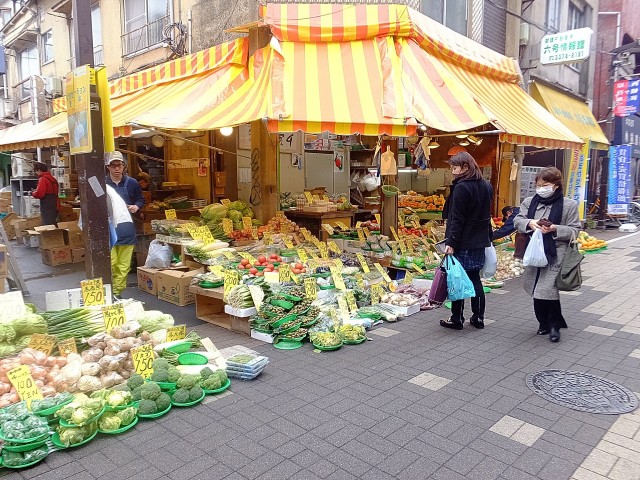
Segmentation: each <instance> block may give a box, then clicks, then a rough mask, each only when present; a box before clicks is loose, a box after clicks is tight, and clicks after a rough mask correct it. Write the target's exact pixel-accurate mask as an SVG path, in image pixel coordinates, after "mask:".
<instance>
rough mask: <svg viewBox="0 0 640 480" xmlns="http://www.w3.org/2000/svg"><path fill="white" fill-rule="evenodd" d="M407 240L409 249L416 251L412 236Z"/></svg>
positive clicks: (411, 251)
mask: <svg viewBox="0 0 640 480" xmlns="http://www.w3.org/2000/svg"><path fill="white" fill-rule="evenodd" d="M405 241H406V243H407V250H409V252H410V253H416V250H415V248H414V246H413V241H412V240H411V239H410V238H407V239H406V240H405Z"/></svg>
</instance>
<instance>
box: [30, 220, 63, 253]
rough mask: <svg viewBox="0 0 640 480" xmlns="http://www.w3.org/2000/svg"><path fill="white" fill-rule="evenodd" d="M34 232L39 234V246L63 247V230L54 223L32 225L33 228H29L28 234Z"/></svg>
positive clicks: (44, 247)
mask: <svg viewBox="0 0 640 480" xmlns="http://www.w3.org/2000/svg"><path fill="white" fill-rule="evenodd" d="M32 232H35V234H40V248H42V249H47V248H57V247H64V246H65V242H64V232H63V231H62V230H60V229H59V228H56V227H55V226H54V225H43V226H41V227H34V228H33V230H29V231H28V233H29V235H31V234H32Z"/></svg>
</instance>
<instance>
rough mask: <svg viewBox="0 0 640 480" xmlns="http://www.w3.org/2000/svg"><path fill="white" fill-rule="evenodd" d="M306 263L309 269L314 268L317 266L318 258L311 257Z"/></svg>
mask: <svg viewBox="0 0 640 480" xmlns="http://www.w3.org/2000/svg"><path fill="white" fill-rule="evenodd" d="M307 265H308V267H309V268H310V269H311V270H315V269H316V268H318V265H319V260H315V259H313V258H312V259H311V260H309V261H308V262H307Z"/></svg>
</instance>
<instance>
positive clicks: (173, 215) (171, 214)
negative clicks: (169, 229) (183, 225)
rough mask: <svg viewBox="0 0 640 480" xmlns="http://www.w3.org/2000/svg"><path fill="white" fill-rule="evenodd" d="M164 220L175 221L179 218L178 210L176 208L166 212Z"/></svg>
mask: <svg viewBox="0 0 640 480" xmlns="http://www.w3.org/2000/svg"><path fill="white" fill-rule="evenodd" d="M164 218H166V219H167V220H175V219H177V218H178V215H176V209H175V208H170V209H168V210H165V211H164Z"/></svg>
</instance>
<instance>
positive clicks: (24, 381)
mask: <svg viewBox="0 0 640 480" xmlns="http://www.w3.org/2000/svg"><path fill="white" fill-rule="evenodd" d="M7 378H8V379H9V381H10V382H11V385H13V386H14V387H15V389H16V390H17V392H18V396H19V397H20V400H24V401H25V402H27V408H31V401H32V400H42V398H43V397H42V393H40V389H39V388H38V386H37V385H36V382H34V380H33V377H32V376H31V370H30V369H29V366H28V365H21V366H19V367H17V368H14V369H13V370H9V371H8V372H7Z"/></svg>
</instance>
